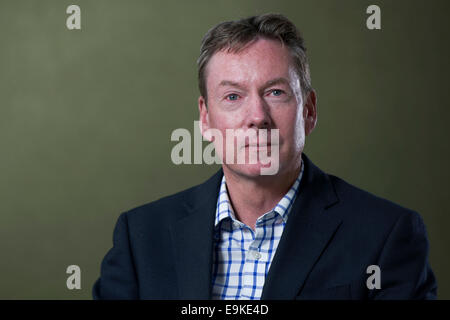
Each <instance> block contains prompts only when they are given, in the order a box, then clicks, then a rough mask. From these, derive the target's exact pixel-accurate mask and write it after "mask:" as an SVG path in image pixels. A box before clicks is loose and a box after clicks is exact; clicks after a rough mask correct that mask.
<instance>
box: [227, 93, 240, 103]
mask: <svg viewBox="0 0 450 320" xmlns="http://www.w3.org/2000/svg"><path fill="white" fill-rule="evenodd" d="M226 98H227V100H229V101H236V100H237V99H239V96H238V95H237V94H235V93H232V94H229V95H227V97H226Z"/></svg>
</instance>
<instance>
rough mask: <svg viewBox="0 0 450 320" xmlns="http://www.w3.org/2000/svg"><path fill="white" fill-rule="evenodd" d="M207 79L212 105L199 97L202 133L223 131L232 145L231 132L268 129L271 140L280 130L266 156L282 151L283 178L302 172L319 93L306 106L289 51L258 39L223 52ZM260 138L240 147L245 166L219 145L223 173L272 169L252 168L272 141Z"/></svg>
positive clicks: (247, 173) (274, 42)
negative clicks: (252, 157)
mask: <svg viewBox="0 0 450 320" xmlns="http://www.w3.org/2000/svg"><path fill="white" fill-rule="evenodd" d="M205 76H206V87H207V90H208V92H207V95H208V96H207V104H208V106H207V107H206V101H205V99H204V97H200V98H199V111H200V121H201V124H202V133H203V134H204V132H205V130H207V129H210V128H214V129H216V130H219V131H220V132H221V133H222V137H223V139H224V141H223V142H224V145H227V144H228V145H229V144H230V143H236V141H230V139H228V140H227V139H226V136H227V132H226V130H227V129H234V130H236V129H241V130H242V131H243V132H249V131H248V130H259V129H267V130H268V134H267V137H269V139H270V136H271V134H270V133H271V130H273V129H278V130H279V144H278V145H275V144H274V143H271V142H269V143H268V147H267V149H268V151H267V152H268V153H269V155H270V154H271V152H272V151H273V148H279V170H278V174H280V173H283V172H288V171H289V170H296V169H298V166H299V165H300V159H301V154H302V151H303V147H304V143H305V135H308V134H309V133H310V132H311V131H312V129H313V128H314V126H315V122H316V108H315V95H314V92H312V93H311V94H310V95H308V98H307V101H306V103H305V101H303V99H302V92H301V88H300V80H299V77H298V75H297V73H296V72H295V69H294V66H293V65H292V58H291V55H290V52H289V49H288V48H287V47H286V46H282V44H281V42H280V41H277V40H269V39H258V40H256V41H255V42H253V43H251V44H250V45H249V46H247V47H246V48H245V49H244V50H242V51H240V52H239V53H228V52H227V51H226V50H223V51H219V52H217V53H215V54H214V55H213V56H212V57H211V59H210V61H209V62H208V65H207V67H206V73H205ZM258 137H259V138H258V139H256V141H249V140H251V139H249V140H247V141H246V143H245V144H244V145H237V146H236V147H237V150H236V151H237V153H238V154H239V153H241V154H242V153H243V154H245V159H246V161H245V163H244V164H238V163H236V161H234V163H227V161H226V159H225V158H226V157H225V153H226V150H225V149H226V148H225V147H224V146H223V147H221V146H218V145H217V144H216V145H215V148H216V150H217V152H218V153H219V155H220V156H221V157H222V159H223V163H224V166H225V167H226V168H225V167H224V170H225V169H229V170H231V171H233V172H234V173H237V174H239V175H240V176H246V177H255V176H257V175H260V174H261V168H262V167H264V166H265V167H267V164H266V165H264V164H262V163H261V162H260V161H257V162H256V163H253V164H249V163H248V162H249V161H248V160H249V154H250V153H252V152H254V153H257V152H258V151H260V150H261V148H263V146H262V144H265V143H266V142H268V141H262V140H265V139H261V137H260V136H258ZM235 140H236V139H235ZM235 159H236V158H235ZM258 160H259V158H258Z"/></svg>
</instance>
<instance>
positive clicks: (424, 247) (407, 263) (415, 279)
mask: <svg viewBox="0 0 450 320" xmlns="http://www.w3.org/2000/svg"><path fill="white" fill-rule="evenodd" d="M428 251H429V243H428V239H427V232H426V229H425V225H424V223H423V220H422V218H421V217H420V215H419V214H418V213H416V212H413V211H408V212H406V214H403V215H401V216H400V218H399V219H398V220H397V222H396V223H395V225H394V227H393V229H392V231H391V233H390V234H389V236H388V238H387V240H386V242H385V244H384V247H383V250H382V251H381V255H380V259H379V264H378V266H379V267H380V272H381V288H380V289H372V290H369V291H370V293H369V298H372V299H389V300H406V299H407V300H429V299H436V298H437V283H436V278H435V276H434V274H433V271H432V270H431V267H430V264H429V262H428ZM370 295H372V297H370Z"/></svg>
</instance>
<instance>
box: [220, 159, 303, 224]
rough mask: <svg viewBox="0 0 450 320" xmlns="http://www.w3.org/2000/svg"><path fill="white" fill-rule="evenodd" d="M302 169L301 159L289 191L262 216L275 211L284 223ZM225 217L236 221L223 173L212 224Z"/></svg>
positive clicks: (295, 192) (297, 186) (292, 201)
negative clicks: (296, 175) (297, 172)
mask: <svg viewBox="0 0 450 320" xmlns="http://www.w3.org/2000/svg"><path fill="white" fill-rule="evenodd" d="M303 169H304V166H303V161H302V164H301V169H300V173H299V175H298V177H297V179H296V180H295V181H294V183H293V184H292V186H291V188H290V189H289V191H288V192H287V193H286V194H285V195H284V197H283V198H281V200H280V201H279V202H278V203H277V204H276V206H275V207H274V208H272V210H270V211H269V212H267V213H265V214H264V215H262V216H265V215H267V214H268V213H270V212H275V213H277V214H278V215H279V216H281V218H282V219H283V221H284V222H285V223H286V221H287V217H288V214H289V212H290V209H291V208H292V205H293V203H294V201H295V198H296V197H297V194H298V189H299V186H300V181H301V179H302V176H303ZM227 218H229V219H231V220H232V221H237V219H236V217H235V214H234V210H233V206H232V205H231V203H230V200H229V198H228V191H227V185H226V180H225V175H223V177H222V182H221V184H220V189H219V197H218V198H217V207H216V220H215V223H214V226H215V227H217V226H218V225H219V223H220V222H221V221H222V220H224V219H227Z"/></svg>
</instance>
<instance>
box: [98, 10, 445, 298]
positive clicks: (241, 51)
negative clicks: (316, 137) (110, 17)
mask: <svg viewBox="0 0 450 320" xmlns="http://www.w3.org/2000/svg"><path fill="white" fill-rule="evenodd" d="M198 65H199V87H200V93H201V96H200V98H199V100H198V105H199V112H200V122H201V130H202V133H203V135H204V136H205V137H206V138H208V139H209V140H213V141H214V142H215V143H216V145H215V147H216V151H217V153H218V154H219V155H220V156H221V158H222V159H223V160H224V161H223V165H222V170H220V171H219V172H217V173H216V174H215V175H214V176H213V177H211V178H210V179H209V180H208V181H206V182H205V183H203V184H201V185H198V186H196V187H193V188H191V189H188V190H186V191H183V192H180V193H177V194H175V195H172V196H169V197H166V198H163V199H160V200H158V201H155V202H152V203H149V204H146V205H144V206H141V207H138V208H135V209H133V210H131V211H129V212H125V213H123V214H122V215H121V216H120V217H119V219H118V222H117V225H116V228H115V231H114V246H113V248H112V249H111V250H110V251H109V252H108V253H107V255H106V257H105V258H104V260H103V262H102V268H101V277H100V279H99V280H98V281H97V282H96V283H95V285H94V288H93V296H94V298H95V299H434V298H436V290H437V286H436V280H435V277H434V275H433V272H432V270H431V268H430V266H429V263H428V240H427V236H426V231H425V226H424V224H423V221H422V219H421V217H420V216H419V214H417V213H415V212H413V211H411V210H408V209H405V208H402V207H400V206H398V205H396V204H393V203H391V202H389V201H387V200H383V199H380V198H378V197H376V196H374V195H371V194H369V193H367V192H365V191H362V190H360V189H357V188H356V187H354V186H351V185H350V184H348V183H346V182H344V181H343V180H341V179H339V178H337V177H334V176H332V175H328V174H325V173H324V172H322V171H321V170H320V169H319V168H317V167H316V166H315V165H314V164H313V163H312V162H311V161H310V160H309V159H308V158H307V157H306V155H305V154H303V152H302V151H303V147H304V143H305V136H308V135H309V134H310V133H311V132H312V131H313V129H314V127H315V124H316V120H317V111H316V96H315V92H314V90H313V89H312V87H311V83H310V76H309V67H308V63H307V59H306V54H305V48H304V45H303V39H302V38H301V36H300V35H299V33H298V31H297V29H296V28H295V26H294V25H293V24H292V23H291V22H290V21H289V20H287V19H286V18H285V17H283V16H281V15H273V14H268V15H262V16H256V17H250V18H248V19H243V20H239V21H233V22H225V23H221V24H219V25H217V26H216V27H214V28H213V29H211V30H210V31H209V32H208V33H207V34H206V36H205V37H204V39H203V42H202V47H201V55H200V58H199V60H198ZM212 129H214V130H216V132H219V133H221V134H222V136H223V137H226V131H227V130H236V131H238V130H241V131H242V132H244V133H246V132H258V135H256V136H255V137H256V138H253V139H252V138H248V139H247V140H244V141H245V143H244V144H241V145H240V146H237V147H235V149H233V150H234V151H236V155H239V154H243V155H244V159H245V161H244V162H237V163H236V161H226V159H227V157H226V153H227V152H229V149H227V148H226V146H229V145H234V146H235V142H236V141H235V140H236V139H235V138H236V137H232V138H231V140H230V139H227V138H225V139H224V140H223V142H222V144H221V143H219V142H218V140H215V139H213V138H212V137H211V135H210V133H209V132H210V130H212ZM261 130H267V131H268V132H272V131H273V132H276V133H277V136H276V137H277V139H274V140H272V139H270V138H268V136H269V135H266V136H264V135H260V134H259V133H260V132H262V131H261ZM249 137H250V136H249ZM270 137H272V135H270ZM262 150H265V151H266V152H267V154H268V155H272V154H275V153H276V154H277V155H278V157H277V159H273V158H272V160H274V161H276V162H277V171H276V172H275V173H274V174H268V175H263V174H261V172H262V169H264V168H265V167H267V165H268V164H267V163H266V162H263V161H262V158H260V157H258V159H257V160H258V161H256V162H252V163H250V162H249V161H248V159H249V155H250V154H252V153H257V154H258V155H260V151H262ZM275 151H276V152H275ZM235 158H236V157H235V156H232V157H230V159H232V160H235Z"/></svg>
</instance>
